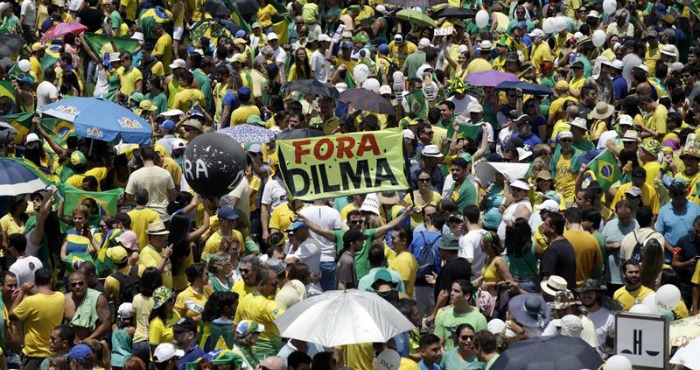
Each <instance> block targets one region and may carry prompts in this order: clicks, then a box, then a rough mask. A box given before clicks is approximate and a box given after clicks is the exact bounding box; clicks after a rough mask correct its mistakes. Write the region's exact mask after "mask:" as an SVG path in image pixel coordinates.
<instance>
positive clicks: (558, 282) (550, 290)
mask: <svg viewBox="0 0 700 370" xmlns="http://www.w3.org/2000/svg"><path fill="white" fill-rule="evenodd" d="M540 288H541V289H542V291H543V292H545V293H547V294H549V295H551V296H552V297H554V296H556V295H557V293H559V292H563V291H566V290H567V283H566V279H564V278H563V277H561V276H557V275H551V276H550V277H549V279H547V280H546V281H542V282H540Z"/></svg>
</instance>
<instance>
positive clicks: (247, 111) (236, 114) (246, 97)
mask: <svg viewBox="0 0 700 370" xmlns="http://www.w3.org/2000/svg"><path fill="white" fill-rule="evenodd" d="M250 98H251V91H250V89H249V88H247V87H245V86H243V87H241V88H240V89H238V100H239V101H240V102H241V106H240V107H238V108H236V109H234V110H233V112H231V126H236V125H240V124H243V123H245V122H246V120H247V119H248V117H249V116H251V115H255V116H260V109H258V107H257V106H256V105H254V104H251V103H250Z"/></svg>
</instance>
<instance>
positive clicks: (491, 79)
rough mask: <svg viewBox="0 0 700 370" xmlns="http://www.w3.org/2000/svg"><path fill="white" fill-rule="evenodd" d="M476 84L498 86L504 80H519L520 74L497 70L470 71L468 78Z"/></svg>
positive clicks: (471, 82)
mask: <svg viewBox="0 0 700 370" xmlns="http://www.w3.org/2000/svg"><path fill="white" fill-rule="evenodd" d="M465 81H467V82H468V83H470V84H472V85H475V86H484V87H496V86H498V85H499V84H500V83H501V82H503V81H510V82H517V81H520V80H518V76H516V75H514V74H512V73H505V72H500V71H496V70H490V71H485V72H476V73H470V74H469V75H468V76H467V78H466V80H465Z"/></svg>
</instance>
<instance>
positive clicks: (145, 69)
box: [138, 58, 158, 94]
mask: <svg viewBox="0 0 700 370" xmlns="http://www.w3.org/2000/svg"><path fill="white" fill-rule="evenodd" d="M156 63H158V59H156V58H153V59H151V61H150V62H148V63H146V61H143V60H142V61H141V64H140V65H139V66H138V70H139V71H141V75H142V76H143V77H142V81H148V79H149V78H151V75H153V70H151V67H153V66H154V65H155V64H156ZM139 92H141V93H143V94H146V93H147V92H148V88H147V87H146V84H145V83H143V84H141V91H139Z"/></svg>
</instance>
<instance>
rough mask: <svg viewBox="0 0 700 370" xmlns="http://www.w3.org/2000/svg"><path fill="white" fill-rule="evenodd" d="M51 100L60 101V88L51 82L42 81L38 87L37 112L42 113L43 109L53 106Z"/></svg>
mask: <svg viewBox="0 0 700 370" xmlns="http://www.w3.org/2000/svg"><path fill="white" fill-rule="evenodd" d="M51 99H58V88H57V87H56V86H55V85H54V84H52V83H51V82H49V81H42V82H41V83H40V84H39V86H37V87H36V111H37V112H41V107H43V106H44V105H46V104H51Z"/></svg>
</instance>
